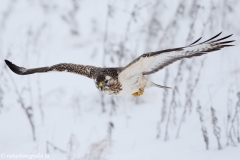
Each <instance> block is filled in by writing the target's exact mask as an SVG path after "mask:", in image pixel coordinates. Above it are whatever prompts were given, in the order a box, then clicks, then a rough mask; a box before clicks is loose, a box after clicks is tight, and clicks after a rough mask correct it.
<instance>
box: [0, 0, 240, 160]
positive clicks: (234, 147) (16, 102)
mask: <svg viewBox="0 0 240 160" xmlns="http://www.w3.org/2000/svg"><path fill="white" fill-rule="evenodd" d="M221 31H223V33H222V34H223V36H227V35H229V34H234V35H233V36H232V37H231V39H235V40H236V42H234V44H235V45H236V46H235V47H231V48H224V49H223V50H221V51H218V52H213V53H209V54H207V55H204V56H201V57H197V58H193V59H185V60H183V61H179V62H176V63H174V64H172V65H170V66H168V67H167V68H165V69H163V70H161V71H159V72H158V73H155V74H153V75H151V76H148V78H149V79H151V80H152V81H153V82H155V83H158V84H160V85H166V86H169V87H172V89H171V90H163V89H158V88H151V89H147V90H145V92H144V95H143V96H140V97H138V98H135V97H131V96H129V97H128V96H126V97H114V96H109V95H103V94H101V93H100V92H99V91H98V90H97V89H96V88H95V85H94V83H93V81H92V80H90V79H88V78H85V77H81V76H77V75H75V74H69V73H46V74H34V75H29V76H19V75H16V74H14V73H13V72H11V71H10V70H9V68H7V67H6V65H5V63H4V59H8V60H10V61H12V62H14V63H15V64H17V65H19V66H24V67H26V68H27V67H42V66H50V65H53V64H57V63H62V62H69V63H77V64H88V65H95V66H100V67H117V66H125V65H127V64H128V63H129V62H130V61H132V60H133V59H134V58H136V57H138V56H139V55H141V54H143V53H145V52H149V51H156V50H161V49H168V48H172V47H181V46H185V45H187V44H190V43H191V42H193V41H194V40H196V39H198V38H199V37H203V40H204V39H205V40H206V39H208V38H211V37H212V36H214V35H216V34H218V33H219V32H221ZM239 39H240V1H239V0H201V1H200V0H172V1H170V0H131V1H129V0H1V1H0V153H4V154H20V153H22V154H38V153H41V154H45V153H46V154H49V156H50V159H56V160H65V159H68V160H176V159H181V160H240V113H239V111H240V93H239V94H238V92H240V77H239V76H240V44H239ZM0 159H1V158H0Z"/></svg>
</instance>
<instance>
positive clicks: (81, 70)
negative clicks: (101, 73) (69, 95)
mask: <svg viewBox="0 0 240 160" xmlns="http://www.w3.org/2000/svg"><path fill="white" fill-rule="evenodd" d="M5 62H6V64H7V65H8V67H9V68H10V69H11V70H12V71H13V72H14V73H16V74H19V75H27V74H34V73H45V72H51V71H57V72H70V73H76V74H79V75H83V76H86V77H89V78H92V74H93V72H95V70H96V69H97V67H94V66H84V65H78V64H71V63H60V64H56V65H53V66H50V67H41V68H31V69H26V68H23V67H19V66H17V65H15V64H13V63H12V62H10V61H8V60H5Z"/></svg>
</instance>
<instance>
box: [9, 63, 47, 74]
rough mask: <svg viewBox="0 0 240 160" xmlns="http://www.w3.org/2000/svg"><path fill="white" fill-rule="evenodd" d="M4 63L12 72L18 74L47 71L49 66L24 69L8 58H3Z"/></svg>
mask: <svg viewBox="0 0 240 160" xmlns="http://www.w3.org/2000/svg"><path fill="white" fill-rule="evenodd" d="M5 63H6V64H7V66H8V67H9V68H10V69H11V70H12V71H13V72H14V73H16V74H19V75H27V74H34V73H42V72H47V69H48V68H49V67H41V68H32V69H26V68H24V67H19V66H17V65H15V64H13V63H12V62H10V61H8V60H5Z"/></svg>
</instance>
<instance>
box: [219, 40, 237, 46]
mask: <svg viewBox="0 0 240 160" xmlns="http://www.w3.org/2000/svg"><path fill="white" fill-rule="evenodd" d="M234 41H235V40H232V41H224V42H219V43H215V44H216V45H220V44H227V43H231V42H234Z"/></svg>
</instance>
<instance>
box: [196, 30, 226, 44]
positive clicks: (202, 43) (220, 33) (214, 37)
mask: <svg viewBox="0 0 240 160" xmlns="http://www.w3.org/2000/svg"><path fill="white" fill-rule="evenodd" d="M220 34H222V32H220V33H218V34H217V35H216V36H214V37H212V38H210V39H208V40H206V41H204V42H202V43H200V44H203V43H206V42H209V41H211V40H213V39H215V38H217V37H218V36H220Z"/></svg>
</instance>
